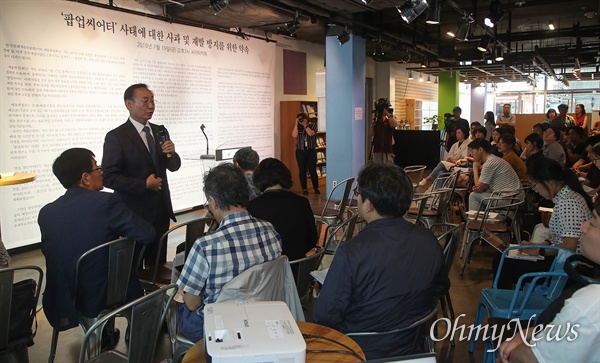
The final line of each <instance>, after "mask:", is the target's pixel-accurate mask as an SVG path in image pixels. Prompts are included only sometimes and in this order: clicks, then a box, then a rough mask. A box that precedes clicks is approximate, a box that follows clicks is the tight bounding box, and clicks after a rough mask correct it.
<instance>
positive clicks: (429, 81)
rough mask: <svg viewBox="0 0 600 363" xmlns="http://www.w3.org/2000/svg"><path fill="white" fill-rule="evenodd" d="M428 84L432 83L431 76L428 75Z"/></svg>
mask: <svg viewBox="0 0 600 363" xmlns="http://www.w3.org/2000/svg"><path fill="white" fill-rule="evenodd" d="M427 83H431V75H430V74H428V75H427Z"/></svg>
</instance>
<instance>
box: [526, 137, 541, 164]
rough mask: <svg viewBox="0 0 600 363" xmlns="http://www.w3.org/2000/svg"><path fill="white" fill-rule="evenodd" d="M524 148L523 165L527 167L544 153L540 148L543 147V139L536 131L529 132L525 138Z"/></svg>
mask: <svg viewBox="0 0 600 363" xmlns="http://www.w3.org/2000/svg"><path fill="white" fill-rule="evenodd" d="M525 145H526V147H525V150H524V151H523V153H524V154H525V155H526V157H527V159H526V160H525V166H526V167H528V166H529V164H531V163H532V162H533V161H535V160H537V159H539V158H543V157H544V153H543V152H542V148H543V147H544V140H542V137H541V136H540V135H538V134H537V133H531V134H529V136H527V137H526V138H525Z"/></svg>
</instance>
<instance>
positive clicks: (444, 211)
mask: <svg viewBox="0 0 600 363" xmlns="http://www.w3.org/2000/svg"><path fill="white" fill-rule="evenodd" d="M451 195H452V189H451V188H442V189H438V190H435V191H432V192H429V193H424V194H415V197H416V198H420V197H423V196H428V199H429V200H431V202H430V204H429V208H427V207H425V209H423V211H422V212H421V217H420V218H419V222H420V223H421V224H423V225H425V227H427V228H431V226H432V225H433V224H435V223H441V222H448V219H449V218H448V215H449V211H450V208H449V207H450V196H451ZM407 214H408V215H409V216H411V217H412V216H415V217H414V219H415V220H416V219H417V217H418V215H419V210H418V209H417V208H409V209H408V212H407Z"/></svg>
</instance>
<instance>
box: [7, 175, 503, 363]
mask: <svg viewBox="0 0 600 363" xmlns="http://www.w3.org/2000/svg"><path fill="white" fill-rule="evenodd" d="M426 188H427V186H425V187H419V189H423V191H424V190H425V189H426ZM419 191H421V190H419ZM311 192H312V191H311ZM308 199H309V200H310V202H311V204H312V205H313V206H314V207H315V208H317V209H319V208H322V206H323V205H324V204H325V200H326V195H325V194H324V193H323V194H321V195H320V196H316V195H313V194H312V193H311V195H309V196H308ZM198 213H199V212H188V213H185V214H183V215H180V216H178V217H177V218H178V221H185V220H189V219H193V218H197V217H198V216H199V214H198ZM175 245H176V242H171V241H170V242H169V253H168V255H169V257H172V256H173V254H174V249H175ZM459 253H460V249H459V251H458V252H457V256H456V258H455V260H454V265H453V268H452V270H451V271H450V280H451V284H452V285H451V288H450V295H451V297H452V303H453V306H454V310H455V312H456V316H457V317H459V319H460V320H459V324H465V325H470V324H472V323H473V321H474V319H475V311H476V308H477V303H478V301H479V291H480V290H481V289H482V288H485V287H490V286H491V283H492V277H491V264H492V259H493V257H494V256H495V253H496V251H495V250H494V249H493V248H492V247H489V246H487V245H486V246H476V248H475V250H474V252H473V258H472V260H471V263H470V264H469V265H468V266H467V268H466V271H465V273H464V275H463V276H460V274H459V271H460V263H461V260H460V258H459V256H458V255H459ZM12 258H13V262H12V263H11V266H20V265H28V264H33V265H37V266H42V267H44V266H45V261H44V257H43V255H42V254H41V252H40V250H39V249H35V250H32V251H27V252H22V253H19V254H16V255H12ZM440 317H441V314H440ZM37 322H38V329H37V335H36V336H35V344H34V345H33V346H32V347H30V348H29V361H30V362H32V363H41V362H46V361H47V360H48V354H49V352H50V342H51V336H52V328H51V327H50V325H49V324H48V321H47V320H46V318H45V316H44V313H43V310H41V309H40V310H39V311H38V313H37ZM116 325H117V327H118V328H119V329H120V330H121V339H120V341H119V343H118V345H117V348H116V349H118V350H122V351H126V349H127V347H126V345H125V342H124V339H123V335H124V332H125V327H126V321H125V320H124V319H123V318H119V319H117V323H116ZM439 328H440V329H439V330H438V337H443V336H444V335H445V328H444V327H443V324H441V325H439ZM82 337H83V331H82V329H79V328H76V329H71V330H68V331H65V332H62V333H61V334H60V335H59V340H58V349H57V356H56V360H55V362H57V363H69V362H77V359H78V356H79V350H80V346H81V340H82ZM455 341H456V346H455V347H451V346H450V342H449V339H444V340H442V341H440V342H437V343H436V352H437V354H438V361H439V362H442V363H443V362H448V363H450V362H481V361H482V358H483V351H484V349H483V348H484V344H483V342H478V344H477V346H476V349H475V352H474V353H473V354H470V353H469V352H468V345H469V342H468V341H461V340H459V339H458V333H457V336H455ZM169 356H170V344H169V340H168V337H167V334H166V332H165V331H162V332H161V334H160V336H159V341H158V344H157V346H156V351H155V360H154V362H160V361H161V360H163V359H165V358H168V357H169ZM2 361H3V362H4V360H2ZM21 362H22V360H21Z"/></svg>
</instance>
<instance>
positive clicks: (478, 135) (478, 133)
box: [474, 126, 487, 140]
mask: <svg viewBox="0 0 600 363" xmlns="http://www.w3.org/2000/svg"><path fill="white" fill-rule="evenodd" d="M474 134H475V137H474V139H486V140H487V129H486V128H485V127H483V126H477V127H476V128H475V132H474Z"/></svg>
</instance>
